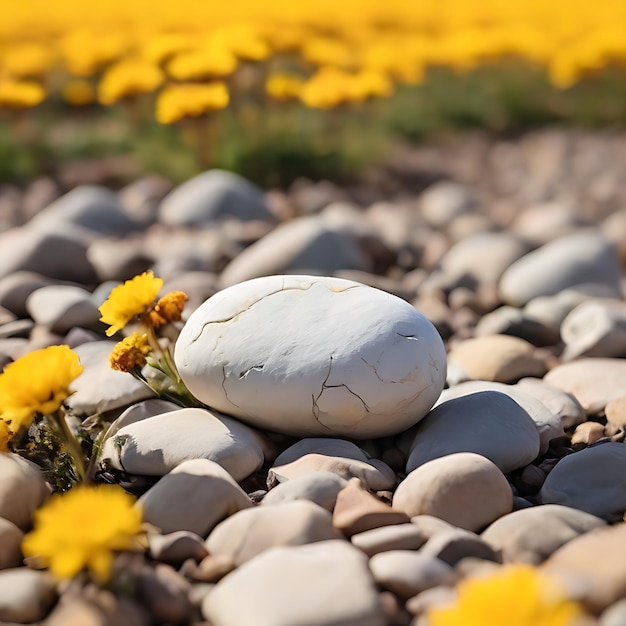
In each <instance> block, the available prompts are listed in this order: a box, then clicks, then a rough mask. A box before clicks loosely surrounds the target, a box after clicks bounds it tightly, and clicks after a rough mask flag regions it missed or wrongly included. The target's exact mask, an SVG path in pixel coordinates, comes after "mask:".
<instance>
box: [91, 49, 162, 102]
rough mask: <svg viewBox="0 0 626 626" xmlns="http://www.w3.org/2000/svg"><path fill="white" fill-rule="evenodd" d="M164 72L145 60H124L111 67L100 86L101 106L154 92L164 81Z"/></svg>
mask: <svg viewBox="0 0 626 626" xmlns="http://www.w3.org/2000/svg"><path fill="white" fill-rule="evenodd" d="M164 78H165V77H164V75H163V72H162V71H161V70H160V69H159V68H158V67H157V66H156V65H154V64H153V63H151V62H150V61H145V60H144V59H132V58H131V59H124V60H123V61H119V63H116V64H115V65H112V66H111V67H109V68H108V69H107V71H106V73H105V74H104V76H103V77H102V80H101V81H100V84H99V85H98V96H99V97H98V99H99V100H100V103H101V104H105V105H109V104H115V103H116V102H117V101H118V100H121V99H122V98H128V97H130V96H138V95H140V94H142V93H150V92H152V91H154V90H155V89H156V88H157V87H158V86H159V85H160V84H161V83H162V82H163V80H164Z"/></svg>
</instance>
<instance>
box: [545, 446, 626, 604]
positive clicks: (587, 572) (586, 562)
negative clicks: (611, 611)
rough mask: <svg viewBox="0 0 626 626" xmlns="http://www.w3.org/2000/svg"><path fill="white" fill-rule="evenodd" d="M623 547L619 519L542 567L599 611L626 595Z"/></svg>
mask: <svg viewBox="0 0 626 626" xmlns="http://www.w3.org/2000/svg"><path fill="white" fill-rule="evenodd" d="M620 445H623V444H620ZM578 454H580V453H578ZM624 549H626V524H623V523H622V524H618V525H616V526H612V527H608V528H600V529H597V530H595V531H594V532H590V533H586V534H584V535H582V536H580V537H578V538H577V539H574V540H572V541H570V542H569V543H566V544H565V545H564V546H563V547H562V548H560V549H559V550H557V551H556V552H555V553H554V554H553V555H552V556H551V557H550V558H549V559H548V560H547V561H546V562H545V563H544V566H543V568H544V570H545V572H546V573H547V574H549V575H552V576H555V577H558V578H559V579H561V580H562V582H563V584H564V586H565V588H566V589H567V590H568V591H569V593H571V594H572V595H573V597H575V598H577V599H579V600H580V601H582V603H583V604H584V606H585V607H586V608H587V609H588V610H589V611H591V612H592V613H595V614H599V613H601V612H602V611H604V610H605V609H606V608H607V607H609V606H611V605H612V604H613V603H615V602H617V601H618V600H621V599H622V598H624V597H626V561H625V560H624Z"/></svg>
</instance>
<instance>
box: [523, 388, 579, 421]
mask: <svg viewBox="0 0 626 626" xmlns="http://www.w3.org/2000/svg"><path fill="white" fill-rule="evenodd" d="M516 387H518V388H519V389H521V390H522V391H523V392H524V393H527V394H529V395H531V396H532V397H533V398H537V400H539V401H540V402H541V403H542V404H543V405H544V406H545V407H546V408H547V409H548V411H549V412H550V413H552V414H553V415H556V416H558V417H559V419H560V420H561V425H562V426H563V428H572V427H573V426H577V425H578V424H580V423H582V422H584V421H585V411H584V409H583V407H582V406H581V405H580V402H578V400H576V398H575V397H574V396H573V395H572V394H571V393H567V392H565V391H563V390H561V389H558V388H557V387H553V386H552V385H549V384H548V383H546V382H545V381H544V380H541V379H539V378H522V380H520V381H519V382H518V383H517V385H516Z"/></svg>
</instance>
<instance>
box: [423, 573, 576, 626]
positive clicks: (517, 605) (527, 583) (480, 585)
mask: <svg viewBox="0 0 626 626" xmlns="http://www.w3.org/2000/svg"><path fill="white" fill-rule="evenodd" d="M582 615H583V611H582V609H581V608H580V606H579V605H578V604H577V603H576V602H573V601H572V600H569V599H568V598H566V597H565V595H564V593H563V592H562V591H561V589H560V588H559V587H558V585H557V584H556V583H555V582H554V581H553V580H552V579H550V578H548V577H547V576H545V575H543V574H541V573H540V572H539V571H538V570H537V569H535V568H534V567H532V566H530V565H510V566H505V567H503V568H501V570H499V571H498V572H497V573H496V574H494V575H491V576H488V577H485V578H474V579H468V580H465V581H463V582H462V583H461V584H460V585H459V588H458V598H457V600H456V602H455V603H454V604H453V605H451V606H448V607H440V608H434V609H431V610H430V611H429V613H428V624H429V626H459V625H461V624H462V625H463V626H503V624H506V626H573V624H574V623H575V621H576V620H577V618H579V617H581V616H582Z"/></svg>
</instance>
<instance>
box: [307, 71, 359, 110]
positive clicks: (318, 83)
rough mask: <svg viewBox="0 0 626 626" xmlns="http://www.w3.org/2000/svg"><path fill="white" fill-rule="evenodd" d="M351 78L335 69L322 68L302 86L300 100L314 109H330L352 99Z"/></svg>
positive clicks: (346, 73)
mask: <svg viewBox="0 0 626 626" xmlns="http://www.w3.org/2000/svg"><path fill="white" fill-rule="evenodd" d="M353 85H354V82H353V78H352V75H351V74H349V73H348V72H344V71H343V70H340V69H338V68H336V67H330V66H329V67H322V68H321V69H319V70H318V71H317V72H315V74H313V76H311V78H309V80H308V81H307V82H306V83H304V85H303V86H302V91H301V92H300V100H302V102H304V104H306V105H307V106H309V107H313V108H316V109H332V108H334V107H337V106H339V105H341V104H345V103H346V102H350V101H351V100H352V99H353Z"/></svg>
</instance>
